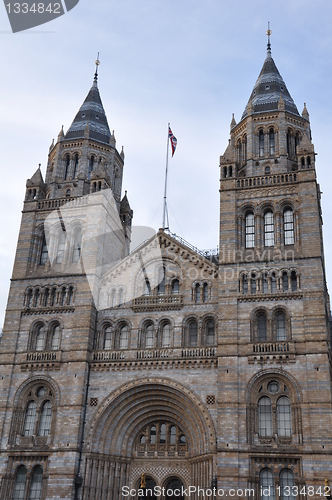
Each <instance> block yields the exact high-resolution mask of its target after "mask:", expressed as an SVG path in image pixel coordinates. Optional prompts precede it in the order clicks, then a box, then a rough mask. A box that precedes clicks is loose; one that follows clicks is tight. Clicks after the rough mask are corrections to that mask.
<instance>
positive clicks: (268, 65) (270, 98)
mask: <svg viewBox="0 0 332 500" xmlns="http://www.w3.org/2000/svg"><path fill="white" fill-rule="evenodd" d="M266 33H267V35H268V44H267V55H266V59H265V61H264V64H263V67H262V70H261V72H260V74H259V77H258V78H257V81H256V83H255V86H254V88H253V91H252V93H251V96H250V98H249V101H248V104H247V106H246V109H245V110H244V112H243V115H242V119H243V118H245V117H246V116H247V115H248V105H249V104H251V106H252V112H253V113H254V114H255V113H264V112H265V111H276V110H277V109H278V103H279V101H280V97H282V98H283V100H284V103H285V110H286V111H288V112H289V113H293V114H295V115H298V116H299V112H298V109H297V107H296V105H295V103H294V101H293V99H292V97H291V95H290V93H289V92H288V89H287V87H286V84H285V82H284V80H283V78H282V76H281V75H280V73H279V71H278V68H277V66H276V64H275V62H274V60H273V58H272V55H271V43H270V35H271V31H270V29H268V31H267V32H266Z"/></svg>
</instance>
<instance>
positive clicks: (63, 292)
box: [60, 287, 66, 306]
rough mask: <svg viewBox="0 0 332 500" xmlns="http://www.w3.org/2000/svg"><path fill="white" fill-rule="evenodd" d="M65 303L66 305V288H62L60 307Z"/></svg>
mask: <svg viewBox="0 0 332 500" xmlns="http://www.w3.org/2000/svg"><path fill="white" fill-rule="evenodd" d="M65 303H66V288H65V287H62V288H61V295H60V305H62V306H64V305H65Z"/></svg>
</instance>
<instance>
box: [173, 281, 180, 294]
mask: <svg viewBox="0 0 332 500" xmlns="http://www.w3.org/2000/svg"><path fill="white" fill-rule="evenodd" d="M178 293H180V282H179V280H178V279H176V280H173V281H172V294H178Z"/></svg>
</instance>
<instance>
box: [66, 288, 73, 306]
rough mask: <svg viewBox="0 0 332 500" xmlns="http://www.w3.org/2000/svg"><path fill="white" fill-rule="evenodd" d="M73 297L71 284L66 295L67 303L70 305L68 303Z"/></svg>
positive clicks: (70, 302) (71, 301)
mask: <svg viewBox="0 0 332 500" xmlns="http://www.w3.org/2000/svg"><path fill="white" fill-rule="evenodd" d="M73 297H74V289H73V287H72V286H70V287H69V290H68V297H67V304H68V305H69V306H70V304H72V303H73Z"/></svg>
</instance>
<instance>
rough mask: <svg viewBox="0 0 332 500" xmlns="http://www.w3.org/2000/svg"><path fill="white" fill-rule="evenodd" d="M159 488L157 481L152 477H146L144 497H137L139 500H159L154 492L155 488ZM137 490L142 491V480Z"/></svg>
mask: <svg viewBox="0 0 332 500" xmlns="http://www.w3.org/2000/svg"><path fill="white" fill-rule="evenodd" d="M156 486H157V483H156V481H155V480H154V479H153V477H151V476H146V477H145V488H144V490H143V492H144V497H143V496H142V495H141V494H139V495H138V496H137V498H138V500H139V499H140V498H148V499H149V500H158V499H157V497H156V495H155V491H154V488H155V487H156ZM137 490H141V480H140V481H139V482H138V484H137Z"/></svg>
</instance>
